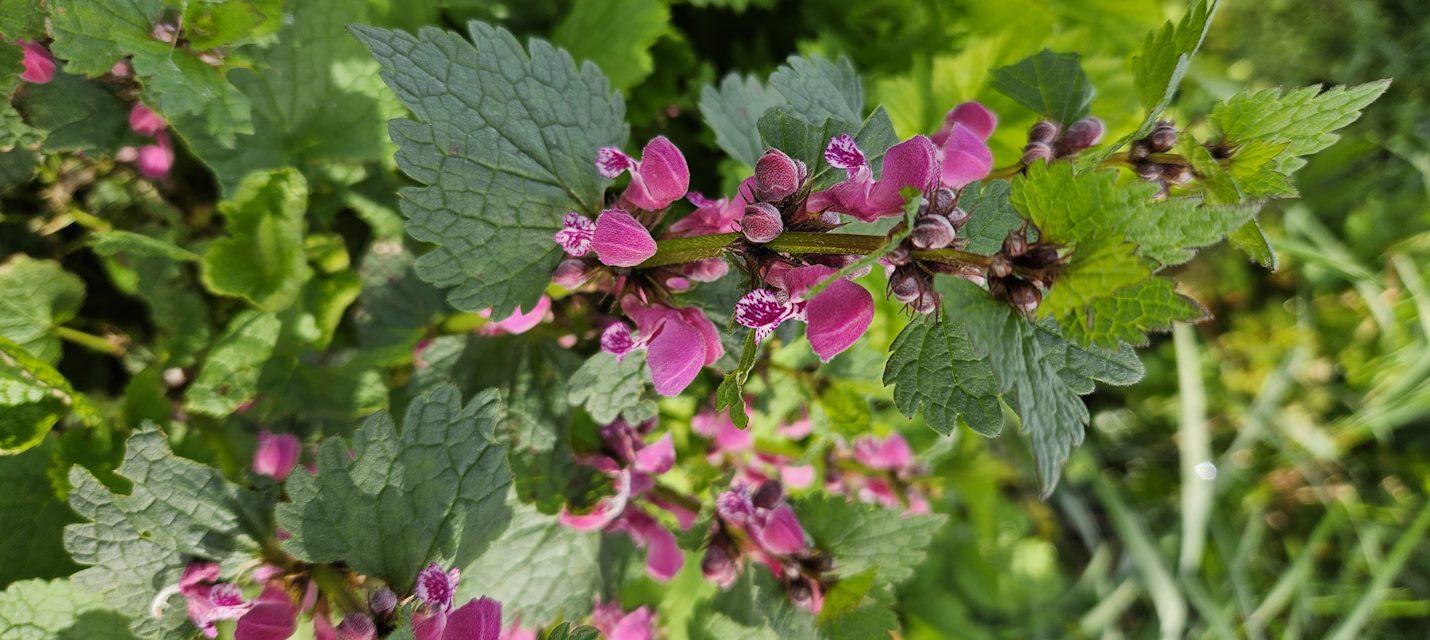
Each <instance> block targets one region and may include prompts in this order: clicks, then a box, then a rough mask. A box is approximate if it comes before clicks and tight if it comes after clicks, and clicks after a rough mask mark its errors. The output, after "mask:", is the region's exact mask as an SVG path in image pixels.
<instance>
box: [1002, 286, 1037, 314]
mask: <svg viewBox="0 0 1430 640" xmlns="http://www.w3.org/2000/svg"><path fill="white" fill-rule="evenodd" d="M1042 301H1043V292H1041V291H1039V290H1038V288H1037V287H1035V286H1033V285H1031V284H1028V283H1026V282H1021V281H1019V282H1015V283H1014V284H1013V285H1012V286H1010V287H1009V288H1008V302H1010V303H1012V304H1013V308H1015V309H1017V310H1019V311H1021V312H1023V313H1024V314H1026V315H1032V313H1033V312H1034V311H1036V310H1037V309H1038V303H1040V302H1042Z"/></svg>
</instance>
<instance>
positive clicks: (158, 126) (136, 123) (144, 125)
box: [129, 102, 169, 138]
mask: <svg viewBox="0 0 1430 640" xmlns="http://www.w3.org/2000/svg"><path fill="white" fill-rule="evenodd" d="M168 126H169V123H167V122H165V121H164V118H163V117H162V116H160V115H159V114H157V113H154V110H153V109H150V108H149V107H146V106H144V105H143V103H139V102H136V103H134V106H133V107H132V108H131V109H129V128H130V130H132V131H133V132H134V133H137V134H139V135H141V136H145V137H148V138H152V137H154V136H155V135H157V134H158V133H159V132H160V131H163V130H164V129H165V127H168Z"/></svg>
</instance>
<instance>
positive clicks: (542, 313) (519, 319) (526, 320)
mask: <svg viewBox="0 0 1430 640" xmlns="http://www.w3.org/2000/svg"><path fill="white" fill-rule="evenodd" d="M550 310H551V298H548V297H546V296H541V297H540V298H537V300H536V304H535V305H533V306H532V307H531V311H528V312H523V311H522V310H521V308H520V307H517V309H516V310H515V311H513V312H511V315H509V316H507V317H505V318H502V319H501V320H497V321H496V322H491V323H488V324H487V325H485V326H483V327H482V328H481V332H482V333H483V334H484V335H499V334H504V333H505V334H513V335H515V334H521V333H526V332H527V331H530V330H531V329H532V328H533V327H535V326H536V325H538V324H541V322H542V321H543V320H545V319H546V312H548V311H550ZM491 315H492V310H491V309H484V310H482V312H481V316H482V317H483V318H490V317H491Z"/></svg>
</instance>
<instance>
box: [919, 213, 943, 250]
mask: <svg viewBox="0 0 1430 640" xmlns="http://www.w3.org/2000/svg"><path fill="white" fill-rule="evenodd" d="M912 239H913V243H914V248H916V249H942V248H944V247H947V246H948V245H949V243H951V242H953V225H952V224H951V223H949V221H948V218H945V217H943V216H924V217H923V218H919V221H918V222H917V223H915V224H914V233H913V235H912Z"/></svg>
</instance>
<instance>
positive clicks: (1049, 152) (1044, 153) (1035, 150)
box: [1023, 142, 1053, 165]
mask: <svg viewBox="0 0 1430 640" xmlns="http://www.w3.org/2000/svg"><path fill="white" fill-rule="evenodd" d="M1052 159H1053V148H1052V147H1050V146H1048V144H1047V143H1045V142H1029V143H1028V145H1027V146H1025V147H1023V164H1025V165H1030V164H1033V163H1034V162H1037V161H1039V160H1042V161H1044V162H1047V161H1049V160H1052Z"/></svg>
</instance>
